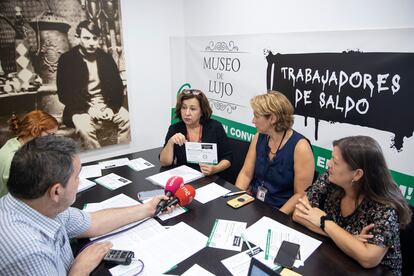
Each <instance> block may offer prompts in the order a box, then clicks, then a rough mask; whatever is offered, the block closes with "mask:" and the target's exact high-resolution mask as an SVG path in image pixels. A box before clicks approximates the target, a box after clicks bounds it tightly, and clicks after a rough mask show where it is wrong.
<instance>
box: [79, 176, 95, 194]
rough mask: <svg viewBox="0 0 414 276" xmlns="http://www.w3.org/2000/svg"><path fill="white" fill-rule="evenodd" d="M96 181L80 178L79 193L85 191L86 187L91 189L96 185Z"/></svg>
mask: <svg viewBox="0 0 414 276" xmlns="http://www.w3.org/2000/svg"><path fill="white" fill-rule="evenodd" d="M95 185H96V183H95V182H93V181H90V180H88V179H86V178H79V186H78V193H79V192H82V191H85V190H86V189H89V188H91V187H93V186H95Z"/></svg>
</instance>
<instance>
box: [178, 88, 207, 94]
mask: <svg viewBox="0 0 414 276" xmlns="http://www.w3.org/2000/svg"><path fill="white" fill-rule="evenodd" d="M181 93H184V94H187V95H189V94H193V95H195V96H197V95H200V94H201V93H203V91H201V90H199V89H184V90H183V91H181Z"/></svg>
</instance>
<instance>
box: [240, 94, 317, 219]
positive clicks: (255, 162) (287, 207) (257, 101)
mask: <svg viewBox="0 0 414 276" xmlns="http://www.w3.org/2000/svg"><path fill="white" fill-rule="evenodd" d="M251 106H252V108H253V112H254V117H253V124H255V125H256V128H257V132H258V133H256V135H255V136H254V137H253V139H252V142H251V144H250V147H249V151H248V152H247V156H246V159H245V161H244V165H243V168H242V169H241V171H240V173H239V175H238V177H237V180H236V186H237V187H238V188H240V189H242V190H248V189H250V192H251V193H252V194H253V195H254V196H255V197H256V198H257V199H259V200H261V201H264V202H266V203H268V204H270V205H273V206H275V207H277V208H280V211H282V212H284V213H286V214H290V213H292V212H293V210H294V208H295V204H296V203H297V201H298V199H299V198H300V197H302V196H303V195H304V194H305V189H306V188H307V187H308V186H309V185H310V184H312V179H313V174H314V171H315V163H314V159H313V154H312V150H311V147H310V144H309V141H308V140H307V139H306V138H305V137H304V136H302V135H301V134H300V133H298V132H296V131H294V130H293V129H292V125H293V111H294V110H293V106H292V104H291V103H290V102H289V100H288V99H287V98H286V97H285V96H284V95H283V94H282V93H280V92H277V91H270V92H268V93H266V94H263V95H258V96H255V97H254V98H253V99H252V100H251Z"/></svg>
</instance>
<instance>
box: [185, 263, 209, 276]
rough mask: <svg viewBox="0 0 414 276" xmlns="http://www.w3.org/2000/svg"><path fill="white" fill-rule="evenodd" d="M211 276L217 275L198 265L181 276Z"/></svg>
mask: <svg viewBox="0 0 414 276" xmlns="http://www.w3.org/2000/svg"><path fill="white" fill-rule="evenodd" d="M211 275H216V274H213V273H211V272H209V271H208V270H206V269H205V268H203V267H201V266H199V265H198V264H195V265H193V266H192V267H191V268H190V269H189V270H187V271H186V272H184V273H183V274H181V276H211Z"/></svg>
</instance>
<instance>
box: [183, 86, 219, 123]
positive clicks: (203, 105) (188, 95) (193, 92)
mask: <svg viewBox="0 0 414 276" xmlns="http://www.w3.org/2000/svg"><path fill="white" fill-rule="evenodd" d="M192 98H196V99H197V100H198V103H199V104H200V109H201V118H200V123H201V124H204V123H205V122H206V121H208V120H209V119H210V117H211V114H213V111H212V110H211V107H210V103H209V101H208V99H207V97H206V95H205V94H204V93H203V91H201V90H198V89H184V90H183V91H181V93H180V94H178V96H177V104H176V106H175V118H177V119H179V120H180V121H182V120H183V118H181V108H182V106H183V101H185V100H188V99H192Z"/></svg>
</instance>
